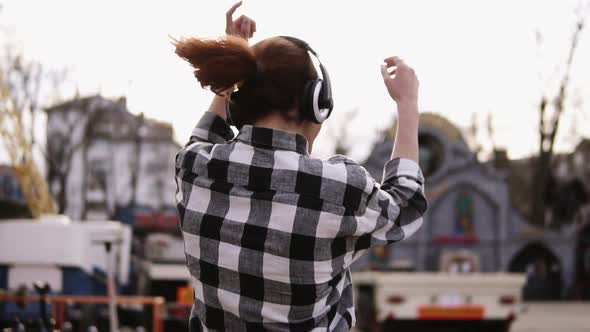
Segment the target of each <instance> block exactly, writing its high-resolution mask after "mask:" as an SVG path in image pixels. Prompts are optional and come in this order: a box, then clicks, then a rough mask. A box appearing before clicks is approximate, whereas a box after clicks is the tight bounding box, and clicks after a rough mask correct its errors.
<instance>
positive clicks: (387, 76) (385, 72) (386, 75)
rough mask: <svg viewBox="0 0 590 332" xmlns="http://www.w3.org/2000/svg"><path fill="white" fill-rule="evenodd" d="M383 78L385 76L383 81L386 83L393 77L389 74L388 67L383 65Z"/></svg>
mask: <svg viewBox="0 0 590 332" xmlns="http://www.w3.org/2000/svg"><path fill="white" fill-rule="evenodd" d="M381 76H383V80H384V81H386V82H387V81H389V80H391V76H390V75H389V73H388V72H387V66H386V65H384V64H382V65H381Z"/></svg>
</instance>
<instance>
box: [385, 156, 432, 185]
mask: <svg viewBox="0 0 590 332" xmlns="http://www.w3.org/2000/svg"><path fill="white" fill-rule="evenodd" d="M399 177H406V178H410V179H413V180H414V181H416V182H418V183H419V184H420V185H423V184H424V175H423V174H422V170H421V169H420V165H418V163H417V162H415V161H413V160H412V159H406V158H395V159H392V160H390V161H388V162H387V163H386V164H385V166H384V167H383V182H386V181H391V180H395V179H397V178H399Z"/></svg>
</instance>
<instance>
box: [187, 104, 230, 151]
mask: <svg viewBox="0 0 590 332" xmlns="http://www.w3.org/2000/svg"><path fill="white" fill-rule="evenodd" d="M191 136H194V137H197V138H199V139H201V140H204V141H207V142H211V143H216V144H223V143H227V142H228V141H231V140H232V139H233V138H234V132H233V131H232V129H231V127H230V126H229V124H228V123H227V121H225V120H224V119H223V118H221V117H220V116H218V115H217V114H215V113H213V112H205V114H203V116H202V117H201V120H199V123H197V125H196V127H195V129H193V132H192V134H191Z"/></svg>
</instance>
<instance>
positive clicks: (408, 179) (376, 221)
mask: <svg viewBox="0 0 590 332" xmlns="http://www.w3.org/2000/svg"><path fill="white" fill-rule="evenodd" d="M371 180H372V179H371ZM427 206H428V203H427V200H426V196H425V194H424V176H423V174H422V171H421V170H420V166H418V164H417V163H416V162H414V161H413V160H411V159H404V158H396V159H392V160H390V161H389V162H387V163H386V164H385V167H384V171H383V181H382V183H381V185H379V184H378V183H376V182H375V181H374V180H373V189H372V192H371V195H370V196H369V198H368V202H367V206H366V209H365V211H364V212H363V213H362V214H361V215H360V216H358V217H357V218H360V219H361V220H359V223H362V224H365V225H367V226H368V227H365V229H366V230H367V232H366V233H365V234H363V235H362V236H361V238H363V237H364V241H360V242H363V243H364V244H365V245H361V246H362V247H364V248H357V250H358V249H366V248H368V247H369V246H375V245H384V244H390V243H393V242H397V241H401V240H403V239H406V238H408V237H410V236H411V235H412V234H414V233H415V232H416V231H417V230H418V229H419V228H420V227H421V226H422V216H423V215H424V213H425V212H426V209H427Z"/></svg>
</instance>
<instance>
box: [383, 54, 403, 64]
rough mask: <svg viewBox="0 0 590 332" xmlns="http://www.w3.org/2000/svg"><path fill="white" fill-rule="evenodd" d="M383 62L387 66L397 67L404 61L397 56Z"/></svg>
mask: <svg viewBox="0 0 590 332" xmlns="http://www.w3.org/2000/svg"><path fill="white" fill-rule="evenodd" d="M383 61H384V62H385V63H386V64H387V65H389V66H399V65H401V64H402V63H403V62H404V60H402V59H401V58H400V57H397V56H392V57H389V58H387V59H385V60H383Z"/></svg>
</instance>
